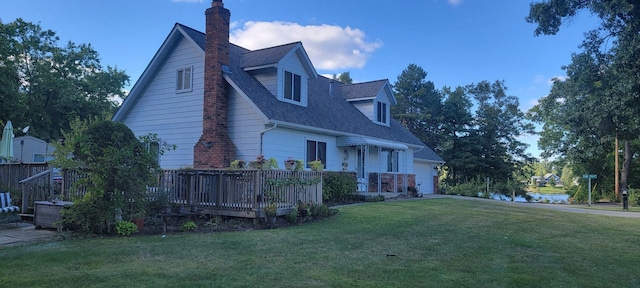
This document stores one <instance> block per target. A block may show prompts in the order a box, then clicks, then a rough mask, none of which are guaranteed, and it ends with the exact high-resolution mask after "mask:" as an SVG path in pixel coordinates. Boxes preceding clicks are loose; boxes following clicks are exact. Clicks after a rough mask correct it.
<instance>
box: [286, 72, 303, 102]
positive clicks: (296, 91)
mask: <svg viewBox="0 0 640 288" xmlns="http://www.w3.org/2000/svg"><path fill="white" fill-rule="evenodd" d="M301 91H302V77H301V76H300V75H297V74H294V73H291V72H288V71H285V72H284V99H287V100H291V101H295V102H300V101H301V97H300V95H301V94H302V93H301Z"/></svg>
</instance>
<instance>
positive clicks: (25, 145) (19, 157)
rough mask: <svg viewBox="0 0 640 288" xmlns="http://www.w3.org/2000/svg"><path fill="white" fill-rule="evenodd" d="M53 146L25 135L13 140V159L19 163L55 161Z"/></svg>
mask: <svg viewBox="0 0 640 288" xmlns="http://www.w3.org/2000/svg"><path fill="white" fill-rule="evenodd" d="M54 150H56V148H55V147H53V145H51V144H49V143H47V142H46V141H44V140H42V139H39V138H36V137H33V136H29V135H25V136H19V137H15V138H13V158H14V160H15V161H17V162H19V163H46V162H49V161H51V160H53V155H52V153H53V151H54Z"/></svg>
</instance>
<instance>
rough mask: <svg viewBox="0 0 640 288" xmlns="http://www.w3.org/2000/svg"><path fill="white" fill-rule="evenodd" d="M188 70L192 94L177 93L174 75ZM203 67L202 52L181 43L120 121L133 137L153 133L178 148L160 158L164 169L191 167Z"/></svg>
mask: <svg viewBox="0 0 640 288" xmlns="http://www.w3.org/2000/svg"><path fill="white" fill-rule="evenodd" d="M189 66H192V67H193V71H192V77H193V86H192V87H193V90H192V91H191V92H183V93H176V92H175V89H176V86H175V85H176V71H177V70H178V69H180V68H184V67H189ZM203 66H204V56H203V54H202V51H201V50H200V51H199V50H198V49H197V48H196V47H194V46H193V45H192V44H191V43H190V42H188V41H187V40H185V39H182V40H180V41H179V42H178V43H177V45H176V47H175V48H174V49H173V51H172V52H171V53H170V55H169V56H168V57H167V58H166V60H165V62H164V63H162V64H161V66H160V67H159V69H158V70H157V73H156V74H155V75H152V79H151V81H150V82H149V85H148V86H147V87H144V92H143V93H142V94H141V95H139V97H138V99H137V100H138V103H137V104H136V105H134V106H133V107H132V109H131V111H129V113H128V114H127V116H126V117H125V118H124V119H123V120H122V122H123V123H124V124H125V125H127V126H128V127H129V128H130V129H131V130H132V131H133V132H134V134H135V135H136V136H141V135H146V134H148V133H156V134H158V136H159V137H160V139H162V140H164V141H166V142H167V143H168V144H172V145H176V146H177V149H176V150H174V151H167V152H165V154H164V155H162V156H161V157H160V166H161V167H162V168H164V169H178V168H182V167H190V166H193V147H194V145H195V143H196V142H197V141H198V139H200V136H201V134H202V103H203V93H204V91H203V87H204V68H203Z"/></svg>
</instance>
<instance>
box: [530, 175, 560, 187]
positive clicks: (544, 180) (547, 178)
mask: <svg viewBox="0 0 640 288" xmlns="http://www.w3.org/2000/svg"><path fill="white" fill-rule="evenodd" d="M551 179H553V180H554V181H555V183H556V185H562V181H561V180H560V176H558V175H556V174H553V173H547V174H545V175H544V176H542V177H540V176H532V177H531V182H532V183H535V184H538V185H546V184H547V183H549V181H551Z"/></svg>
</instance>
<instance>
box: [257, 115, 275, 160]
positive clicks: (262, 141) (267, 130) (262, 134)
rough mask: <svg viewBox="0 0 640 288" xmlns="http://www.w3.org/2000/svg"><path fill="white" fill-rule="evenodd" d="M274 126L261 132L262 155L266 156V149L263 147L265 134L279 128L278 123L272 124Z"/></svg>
mask: <svg viewBox="0 0 640 288" xmlns="http://www.w3.org/2000/svg"><path fill="white" fill-rule="evenodd" d="M272 125H273V126H271V127H270V128H267V129H264V130H262V131H260V155H264V152H263V151H264V147H262V146H263V144H264V140H263V139H264V134H265V133H267V132H269V131H271V130H273V129H276V128H278V124H277V123H272Z"/></svg>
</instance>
